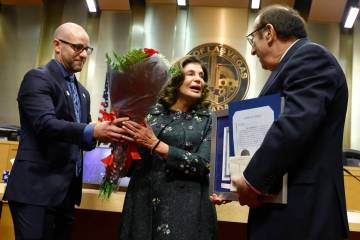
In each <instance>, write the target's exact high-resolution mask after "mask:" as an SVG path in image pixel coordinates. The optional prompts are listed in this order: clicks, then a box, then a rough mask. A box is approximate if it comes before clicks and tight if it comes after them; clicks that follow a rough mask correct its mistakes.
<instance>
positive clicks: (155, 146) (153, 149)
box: [150, 140, 161, 155]
mask: <svg viewBox="0 0 360 240" xmlns="http://www.w3.org/2000/svg"><path fill="white" fill-rule="evenodd" d="M160 142H161V141H160V140H158V141H157V142H156V143H155V145H154V146H153V147H152V148H151V150H150V155H153V152H154V151H155V149H156V148H157V146H159V144H160Z"/></svg>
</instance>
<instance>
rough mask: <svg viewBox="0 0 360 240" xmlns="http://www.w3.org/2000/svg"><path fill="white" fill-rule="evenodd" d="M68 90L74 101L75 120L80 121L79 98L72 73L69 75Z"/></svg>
mask: <svg viewBox="0 0 360 240" xmlns="http://www.w3.org/2000/svg"><path fill="white" fill-rule="evenodd" d="M69 91H70V94H71V97H72V99H73V103H74V109H75V116H76V121H77V122H80V99H79V94H78V92H77V89H76V85H75V77H74V75H72V76H69Z"/></svg>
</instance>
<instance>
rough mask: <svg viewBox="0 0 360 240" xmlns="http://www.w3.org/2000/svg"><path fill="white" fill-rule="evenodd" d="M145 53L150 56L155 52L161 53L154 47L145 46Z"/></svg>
mask: <svg viewBox="0 0 360 240" xmlns="http://www.w3.org/2000/svg"><path fill="white" fill-rule="evenodd" d="M144 53H146V54H147V55H149V57H150V56H152V55H154V54H155V53H159V52H158V51H156V50H155V49H152V48H144Z"/></svg>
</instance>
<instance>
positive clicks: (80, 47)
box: [58, 39, 94, 55]
mask: <svg viewBox="0 0 360 240" xmlns="http://www.w3.org/2000/svg"><path fill="white" fill-rule="evenodd" d="M58 40H59V41H60V42H62V43H65V44H67V45H69V46H70V47H71V48H72V49H73V50H74V52H75V53H76V54H80V53H82V51H84V50H85V51H86V53H87V55H90V54H91V53H92V52H93V50H94V48H92V47H84V45H82V44H75V43H70V42H67V41H65V40H62V39H58Z"/></svg>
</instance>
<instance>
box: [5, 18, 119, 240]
mask: <svg viewBox="0 0 360 240" xmlns="http://www.w3.org/2000/svg"><path fill="white" fill-rule="evenodd" d="M53 44H54V51H55V59H53V60H51V61H50V62H49V63H48V64H46V65H44V66H42V67H40V68H37V69H32V70H30V71H29V72H28V73H26V75H25V76H24V79H23V81H22V83H21V86H20V90H19V94H18V104H19V113H20V123H21V139H20V145H19V149H18V153H17V156H16V160H15V163H14V166H13V168H12V171H11V176H10V178H9V182H8V186H7V188H6V192H5V196H4V198H5V199H6V200H8V201H9V205H10V210H11V214H12V217H13V222H14V226H15V235H16V239H70V236H71V226H72V224H73V222H74V205H75V204H77V205H79V204H80V200H81V186H82V150H90V149H92V148H94V147H95V140H96V139H97V140H101V141H103V142H116V141H119V139H120V137H121V134H122V133H123V130H122V129H121V128H119V127H117V126H116V124H117V123H119V122H121V121H122V120H124V119H117V120H115V121H114V122H113V123H110V122H104V123H101V124H98V125H95V124H88V123H89V122H90V121H91V117H90V96H89V93H88V91H86V89H85V88H84V87H83V86H82V85H81V84H80V83H79V82H78V81H77V79H76V76H75V75H74V73H76V72H80V71H81V70H82V68H83V66H84V64H85V61H86V59H87V57H88V56H89V55H90V54H91V52H92V50H93V49H92V48H91V47H90V46H89V36H88V34H87V33H86V31H85V30H84V29H83V28H82V27H81V26H79V25H77V24H74V23H65V24H62V25H61V26H59V27H58V28H57V29H56V31H55V34H54V40H53Z"/></svg>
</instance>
